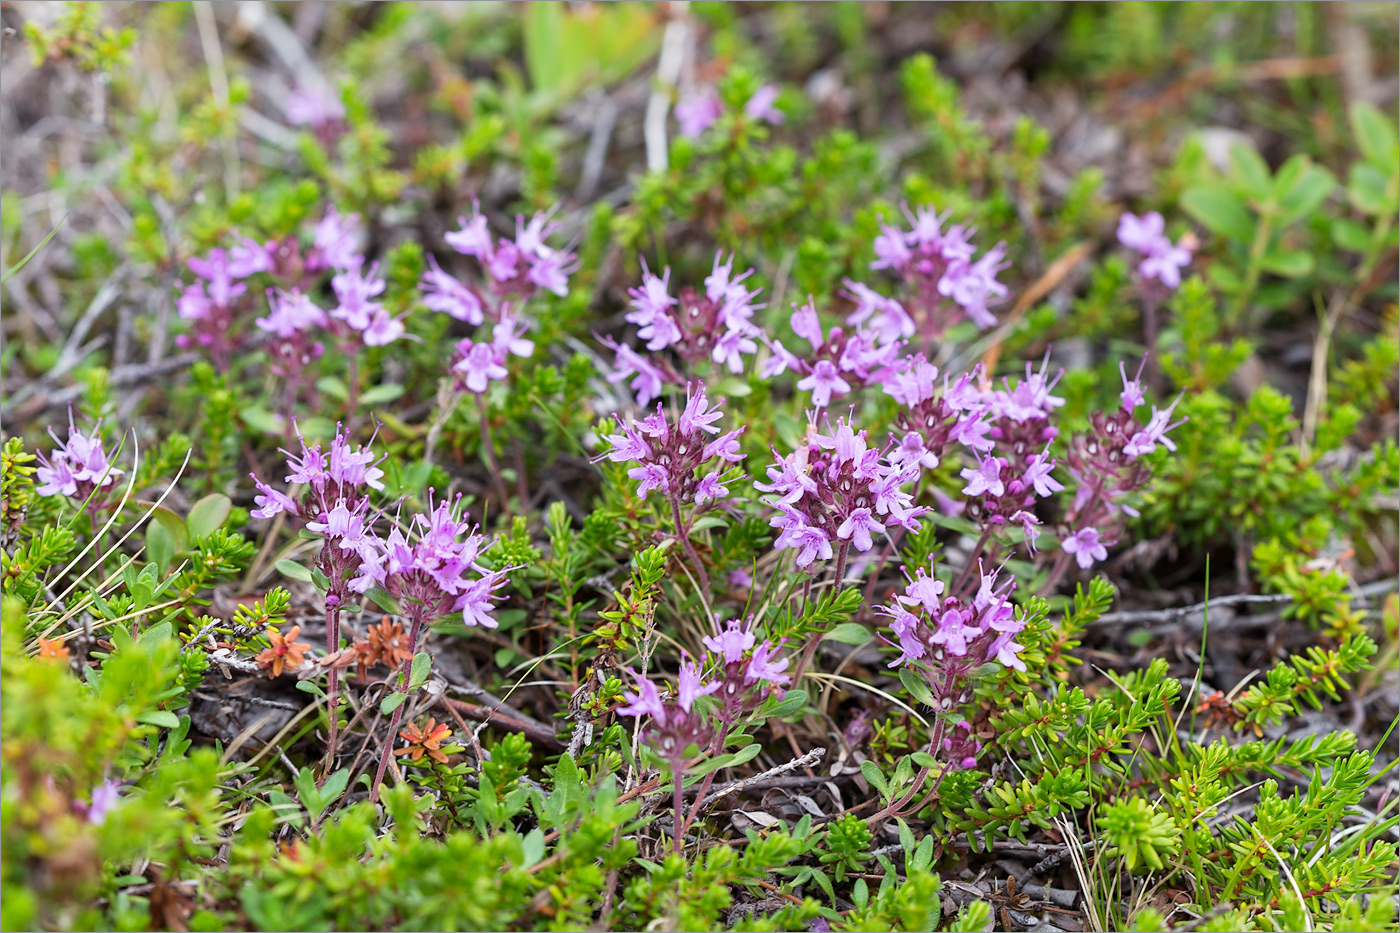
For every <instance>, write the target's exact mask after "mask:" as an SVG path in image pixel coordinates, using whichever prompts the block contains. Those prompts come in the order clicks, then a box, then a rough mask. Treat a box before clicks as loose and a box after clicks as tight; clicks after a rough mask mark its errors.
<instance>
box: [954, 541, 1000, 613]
mask: <svg viewBox="0 0 1400 933" xmlns="http://www.w3.org/2000/svg"><path fill="white" fill-rule="evenodd" d="M991 537H992V532H991V529H988V530H986V531H984V532H982V537H980V538H978V539H977V546H976V547H974V548H973V549H972V550H971V551H969V552H968V554H967V565H966V566H964V567H963V571H962V573H961V574H959V575H958V582H956V583H954V584H953V585H952V587H951V588H949V590H948V595H950V596H957V595H958V594H959V593H961V592H962V588H963V584H964V583H966V582H967V578H968V577H970V576H972V568H974V567H976V566H977V558H979V557H981V556H982V549H983V548H985V547H986V546H987V541H988V540H989V539H990V538H991Z"/></svg>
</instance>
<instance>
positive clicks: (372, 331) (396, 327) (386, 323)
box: [360, 308, 404, 347]
mask: <svg viewBox="0 0 1400 933" xmlns="http://www.w3.org/2000/svg"><path fill="white" fill-rule="evenodd" d="M403 335H404V324H403V318H401V317H394V316H393V315H391V314H390V313H389V312H388V311H386V310H384V309H383V308H380V309H379V310H378V311H376V312H375V313H374V317H373V318H371V319H370V322H369V326H368V327H366V328H365V329H364V330H363V331H361V332H360V339H361V340H363V341H364V342H365V346H368V347H383V346H387V345H388V344H391V343H393V342H394V341H395V340H398V339H399V338H400V337H402V336H403Z"/></svg>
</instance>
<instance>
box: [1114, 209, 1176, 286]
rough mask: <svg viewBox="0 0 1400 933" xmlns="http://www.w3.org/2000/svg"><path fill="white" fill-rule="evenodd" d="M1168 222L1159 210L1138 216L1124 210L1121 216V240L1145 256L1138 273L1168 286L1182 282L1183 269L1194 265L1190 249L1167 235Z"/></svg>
mask: <svg viewBox="0 0 1400 933" xmlns="http://www.w3.org/2000/svg"><path fill="white" fill-rule="evenodd" d="M1165 229H1166V222H1165V221H1163V220H1162V215H1161V214H1159V213H1157V212H1156V211H1153V212H1151V213H1150V214H1146V215H1144V216H1143V217H1137V216H1136V215H1134V214H1130V213H1124V214H1123V216H1122V217H1120V218H1119V219H1118V240H1119V242H1121V243H1122V244H1123V245H1124V246H1127V247H1128V248H1130V249H1134V250H1137V251H1138V252H1139V253H1141V254H1142V255H1143V259H1142V261H1141V262H1140V263H1138V273H1139V274H1141V275H1142V277H1143V278H1144V279H1148V280H1155V281H1157V282H1160V283H1161V284H1162V285H1163V286H1165V287H1166V288H1168V289H1175V288H1176V287H1177V286H1179V285H1180V284H1181V270H1182V269H1184V268H1186V266H1188V265H1190V264H1191V251H1190V250H1189V249H1187V248H1186V247H1185V246H1183V245H1181V244H1173V243H1172V241H1171V240H1170V239H1168V238H1167V236H1166V233H1165Z"/></svg>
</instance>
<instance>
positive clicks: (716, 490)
mask: <svg viewBox="0 0 1400 933" xmlns="http://www.w3.org/2000/svg"><path fill="white" fill-rule="evenodd" d="M722 414H723V413H722V412H721V411H720V410H719V408H718V407H715V408H711V407H710V402H709V399H707V398H706V396H705V384H704V383H703V382H701V383H698V384H696V385H695V386H693V387H692V386H687V387H686V401H685V409H684V410H683V411H682V412H681V414H680V415H679V416H678V417H676V418H675V419H674V420H668V419H667V417H666V410H665V408H664V407H663V406H662V405H661V403H659V402H658V403H657V406H656V411H655V412H653V413H652V414H650V415H648V416H647V417H646V418H643V419H642V420H641V421H633V422H632V423H631V424H626V423H624V422H623V421H622V419H621V418H618V419H617V422H618V425H619V427H620V428H621V429H622V433H620V434H613V435H611V436H609V437H608V443H609V444H611V445H612V447H611V449H610V450H608V452H607V453H605V454H602V455H601V456H600V457H599V458H598V459H600V460H601V459H604V458H606V459H608V460H611V461H612V462H614V463H637V464H639V466H635V467H633V468H631V469H630V470H628V471H627V475H628V476H630V477H631V478H632V479H634V480H637V482H638V487H637V492H638V493H640V494H641V495H642V496H644V497H645V496H647V495H650V493H651V491H652V490H653V489H655V490H659V491H660V492H661V494H662V495H663V496H665V497H666V498H668V499H670V500H671V501H672V502H674V503H675V504H676V505H677V506H679V505H681V504H682V503H690V502H693V503H695V504H696V505H704V504H706V503H709V502H715V501H717V500H718V499H720V498H721V497H722V496H726V495H728V494H729V489H728V488H727V487H725V486H724V485H723V483H722V474H723V470H724V469H725V467H721V468H720V469H717V470H711V471H710V472H708V473H705V475H704V476H699V475H698V474H699V473H701V472H702V471H703V470H704V469H705V467H706V465H707V464H709V463H710V462H711V461H713V460H716V459H718V460H719V461H720V462H721V463H722V464H730V463H738V462H740V461H741V460H743V459H744V454H743V452H742V451H740V450H739V435H740V434H742V433H744V429H743V428H739V429H738V430H736V431H729V432H726V433H723V434H721V433H720V429H719V428H718V427H716V426H715V422H716V421H718V420H719V419H720V417H721V416H722ZM706 435H715V436H714V437H713V439H711V438H710V437H707V436H706Z"/></svg>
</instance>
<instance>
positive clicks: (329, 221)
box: [312, 207, 364, 269]
mask: <svg viewBox="0 0 1400 933" xmlns="http://www.w3.org/2000/svg"><path fill="white" fill-rule="evenodd" d="M359 241H360V215H359V214H347V215H345V216H344V217H342V216H341V215H340V213H339V212H337V211H336V209H335V208H334V207H331V208H327V209H326V215H325V216H324V217H323V218H321V222H320V223H318V224H317V225H316V229H315V231H314V232H313V233H312V246H313V247H314V248H315V249H316V251H317V253H318V255H319V257H320V267H322V268H326V267H329V268H331V269H353V268H355V267H356V266H358V265H359V264H360V263H362V262H364V257H363V256H361V255H360V252H359V248H358V247H359Z"/></svg>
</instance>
